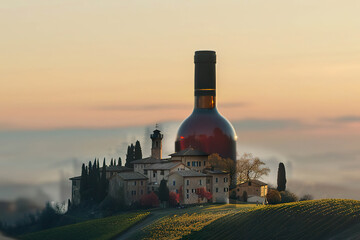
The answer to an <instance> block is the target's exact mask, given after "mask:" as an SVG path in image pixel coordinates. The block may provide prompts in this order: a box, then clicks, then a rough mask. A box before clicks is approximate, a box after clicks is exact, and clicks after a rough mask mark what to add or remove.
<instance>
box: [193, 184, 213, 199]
mask: <svg viewBox="0 0 360 240" xmlns="http://www.w3.org/2000/svg"><path fill="white" fill-rule="evenodd" d="M196 194H197V195H198V196H199V197H201V198H206V199H207V200H210V199H212V194H211V192H208V191H206V189H205V188H204V187H202V188H197V189H196Z"/></svg>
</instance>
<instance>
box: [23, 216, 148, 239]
mask: <svg viewBox="0 0 360 240" xmlns="http://www.w3.org/2000/svg"><path fill="white" fill-rule="evenodd" d="M148 215H149V212H145V213H144V212H141V213H129V214H121V215H118V216H113V217H107V218H101V219H94V220H90V221H86V222H81V223H76V224H72V225H68V226H63V227H58V228H52V229H48V230H45V231H40V232H35V233H30V234H26V235H22V236H19V237H18V238H19V239H21V240H49V239H51V240H71V239H76V240H82V239H84V240H92V239H94V240H95V239H96V240H107V239H112V238H113V237H115V236H117V235H119V234H120V233H121V232H123V231H125V230H126V229H128V228H129V227H131V226H132V225H134V224H135V223H137V222H138V221H140V220H142V219H144V218H145V217H146V216H148Z"/></svg>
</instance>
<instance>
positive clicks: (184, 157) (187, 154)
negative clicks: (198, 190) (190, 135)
mask: <svg viewBox="0 0 360 240" xmlns="http://www.w3.org/2000/svg"><path fill="white" fill-rule="evenodd" d="M170 156H171V161H181V162H182V163H183V164H184V165H185V166H186V167H188V168H190V169H191V170H194V171H197V172H201V171H202V170H203V169H204V168H206V164H207V160H208V156H209V154H207V153H205V152H203V151H200V150H197V149H194V148H186V149H184V150H181V151H179V152H177V153H173V154H171V155H170Z"/></svg>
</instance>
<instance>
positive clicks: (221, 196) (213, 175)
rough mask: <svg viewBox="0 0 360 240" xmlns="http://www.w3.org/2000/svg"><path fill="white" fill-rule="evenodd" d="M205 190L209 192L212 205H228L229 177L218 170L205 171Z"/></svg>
mask: <svg viewBox="0 0 360 240" xmlns="http://www.w3.org/2000/svg"><path fill="white" fill-rule="evenodd" d="M205 173H206V175H207V177H206V188H207V190H208V191H209V192H211V194H212V196H213V198H212V202H213V203H229V185H230V176H229V174H228V173H226V172H224V171H220V170H205Z"/></svg>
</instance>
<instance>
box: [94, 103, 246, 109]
mask: <svg viewBox="0 0 360 240" xmlns="http://www.w3.org/2000/svg"><path fill="white" fill-rule="evenodd" d="M246 105H247V103H244V102H225V103H222V104H220V107H221V108H239V107H244V106H246ZM192 107H193V105H192V104H176V103H174V104H143V105H126V104H124V105H103V106H99V107H95V109H96V110H103V111H154V110H171V109H191V108H192Z"/></svg>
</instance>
